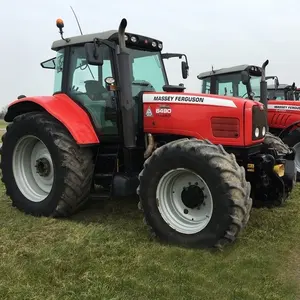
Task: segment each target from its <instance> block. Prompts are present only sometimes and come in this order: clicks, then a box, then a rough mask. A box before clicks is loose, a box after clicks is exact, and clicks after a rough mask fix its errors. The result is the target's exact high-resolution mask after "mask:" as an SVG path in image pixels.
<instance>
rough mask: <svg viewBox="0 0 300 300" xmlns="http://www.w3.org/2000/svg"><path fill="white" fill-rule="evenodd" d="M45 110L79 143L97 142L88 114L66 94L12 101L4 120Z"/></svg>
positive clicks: (7, 120) (9, 120)
mask: <svg viewBox="0 0 300 300" xmlns="http://www.w3.org/2000/svg"><path fill="white" fill-rule="evenodd" d="M40 110H46V111H47V112H48V113H49V114H50V115H52V116H53V117H54V118H56V119H57V120H58V121H59V122H61V123H62V124H63V125H64V126H65V127H66V128H67V129H68V130H69V132H70V134H71V135H72V136H73V138H74V140H75V141H76V142H77V144H79V145H87V144H98V143H99V139H98V136H97V134H96V132H95V130H94V127H93V124H92V123H91V120H90V118H89V116H88V114H87V113H86V112H85V111H84V110H83V108H81V107H80V106H79V105H78V104H76V103H75V102H74V101H73V100H72V99H71V98H70V97H68V96H67V95H66V94H56V95H53V96H37V97H24V98H21V99H18V100H15V101H14V102H12V103H11V104H10V105H9V107H8V110H7V113H6V115H5V118H4V120H5V121H6V122H12V120H13V119H14V118H15V117H16V116H18V115H21V114H23V113H27V112H30V111H40Z"/></svg>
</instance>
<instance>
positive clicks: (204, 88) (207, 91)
mask: <svg viewBox="0 0 300 300" xmlns="http://www.w3.org/2000/svg"><path fill="white" fill-rule="evenodd" d="M202 93H204V94H210V78H208V79H203V81H202Z"/></svg>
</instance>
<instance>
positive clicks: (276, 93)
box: [266, 76, 299, 100]
mask: <svg viewBox="0 0 300 300" xmlns="http://www.w3.org/2000/svg"><path fill="white" fill-rule="evenodd" d="M268 79H273V80H274V84H269V85H268V100H299V93H297V87H296V85H295V82H293V84H291V85H290V84H280V83H279V80H278V77H277V76H267V77H266V80H268Z"/></svg>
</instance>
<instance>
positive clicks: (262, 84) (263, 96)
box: [260, 59, 269, 110]
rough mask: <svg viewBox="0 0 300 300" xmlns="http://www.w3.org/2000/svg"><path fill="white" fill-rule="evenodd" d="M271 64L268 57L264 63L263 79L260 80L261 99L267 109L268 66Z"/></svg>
mask: <svg viewBox="0 0 300 300" xmlns="http://www.w3.org/2000/svg"><path fill="white" fill-rule="evenodd" d="M268 64H269V60H268V59H267V60H266V61H265V62H264V63H263V65H262V67H261V68H262V73H261V81H260V101H261V103H262V104H263V105H264V106H265V109H266V110H267V108H268V85H267V81H266V66H267V65H268Z"/></svg>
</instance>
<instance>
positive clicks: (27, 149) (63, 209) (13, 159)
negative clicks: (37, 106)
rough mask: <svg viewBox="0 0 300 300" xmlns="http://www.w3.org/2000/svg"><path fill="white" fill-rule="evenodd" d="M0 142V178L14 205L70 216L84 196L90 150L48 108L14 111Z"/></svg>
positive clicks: (89, 180)
mask: <svg viewBox="0 0 300 300" xmlns="http://www.w3.org/2000/svg"><path fill="white" fill-rule="evenodd" d="M2 142H3V144H2V148H1V170H2V181H3V183H4V184H5V187H6V191H7V194H8V195H9V196H10V198H11V200H12V203H13V205H14V206H16V207H17V208H18V209H20V210H22V211H24V212H25V213H28V214H32V215H36V216H41V215H43V216H53V217H58V216H69V215H71V214H72V213H73V212H75V211H76V210H77V209H78V208H79V207H80V206H81V205H82V204H84V203H85V201H86V200H87V199H88V196H89V191H90V188H91V183H92V176H93V169H94V167H93V160H92V153H91V151H90V149H83V148H80V147H79V146H78V145H77V144H76V142H75V141H74V140H73V138H72V137H71V136H70V134H69V133H68V131H67V130H66V129H65V128H64V127H63V126H62V125H61V124H60V123H59V122H58V121H57V120H55V119H54V118H52V117H51V116H49V115H48V114H46V113H40V112H32V113H26V114H24V115H21V116H18V117H16V118H15V119H14V121H13V123H12V124H10V125H8V127H7V132H6V133H5V135H4V136H3V138H2Z"/></svg>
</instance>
